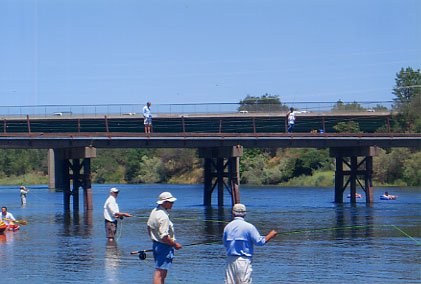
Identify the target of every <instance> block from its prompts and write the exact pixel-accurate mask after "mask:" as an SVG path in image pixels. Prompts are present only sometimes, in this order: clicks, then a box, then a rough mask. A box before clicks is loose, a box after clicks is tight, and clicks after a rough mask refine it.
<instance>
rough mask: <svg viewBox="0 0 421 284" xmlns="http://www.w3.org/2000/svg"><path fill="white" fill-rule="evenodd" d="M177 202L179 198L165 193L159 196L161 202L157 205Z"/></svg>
mask: <svg viewBox="0 0 421 284" xmlns="http://www.w3.org/2000/svg"><path fill="white" fill-rule="evenodd" d="M176 200H177V198H175V197H174V196H172V194H171V193H170V192H163V193H161V194H160V195H159V200H158V201H157V202H156V203H157V204H159V205H161V204H162V203H164V202H165V201H168V202H174V201H176Z"/></svg>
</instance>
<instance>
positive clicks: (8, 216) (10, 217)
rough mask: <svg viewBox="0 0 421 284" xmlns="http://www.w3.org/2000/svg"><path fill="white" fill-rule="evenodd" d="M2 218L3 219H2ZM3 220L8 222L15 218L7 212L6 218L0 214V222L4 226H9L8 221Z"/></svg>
mask: <svg viewBox="0 0 421 284" xmlns="http://www.w3.org/2000/svg"><path fill="white" fill-rule="evenodd" d="M3 218H4V219H3ZM5 219H10V220H16V219H15V217H14V216H13V214H12V213H9V212H7V214H6V216H4V215H3V214H1V220H2V221H3V222H4V223H5V224H6V225H10V221H9V220H5Z"/></svg>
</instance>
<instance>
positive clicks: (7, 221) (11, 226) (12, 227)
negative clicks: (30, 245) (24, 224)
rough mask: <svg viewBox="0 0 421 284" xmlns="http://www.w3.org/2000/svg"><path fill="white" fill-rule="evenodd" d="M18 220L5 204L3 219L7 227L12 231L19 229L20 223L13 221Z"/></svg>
mask: <svg viewBox="0 0 421 284" xmlns="http://www.w3.org/2000/svg"><path fill="white" fill-rule="evenodd" d="M14 220H16V219H15V217H14V216H13V214H12V213H10V212H7V207H5V206H3V207H2V208H1V221H3V222H4V223H5V224H6V225H7V228H8V229H9V230H10V231H16V230H18V229H19V225H16V224H14V223H13V221H14Z"/></svg>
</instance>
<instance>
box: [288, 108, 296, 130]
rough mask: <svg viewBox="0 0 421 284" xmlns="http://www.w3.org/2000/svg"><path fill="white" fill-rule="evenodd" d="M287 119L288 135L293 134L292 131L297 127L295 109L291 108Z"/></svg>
mask: <svg viewBox="0 0 421 284" xmlns="http://www.w3.org/2000/svg"><path fill="white" fill-rule="evenodd" d="M287 119H288V133H292V129H293V128H294V125H295V112H294V108H293V107H292V108H290V109H289V112H288V113H287Z"/></svg>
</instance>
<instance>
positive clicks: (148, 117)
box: [143, 102, 152, 133]
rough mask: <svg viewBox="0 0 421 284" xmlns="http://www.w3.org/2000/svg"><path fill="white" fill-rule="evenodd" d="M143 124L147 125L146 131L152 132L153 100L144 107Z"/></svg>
mask: <svg viewBox="0 0 421 284" xmlns="http://www.w3.org/2000/svg"><path fill="white" fill-rule="evenodd" d="M143 124H144V125H145V133H151V128H152V114H151V102H147V103H146V105H145V106H144V107H143Z"/></svg>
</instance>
